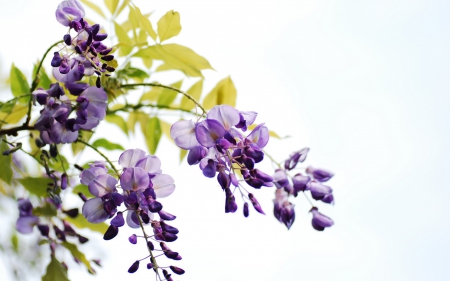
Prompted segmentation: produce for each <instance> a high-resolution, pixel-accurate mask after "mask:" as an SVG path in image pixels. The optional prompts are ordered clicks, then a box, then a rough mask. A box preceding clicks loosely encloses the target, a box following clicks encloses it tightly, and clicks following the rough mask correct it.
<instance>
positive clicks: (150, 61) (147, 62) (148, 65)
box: [142, 58, 153, 68]
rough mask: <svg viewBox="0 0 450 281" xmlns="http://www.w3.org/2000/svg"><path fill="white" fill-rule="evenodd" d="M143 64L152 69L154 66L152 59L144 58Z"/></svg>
mask: <svg viewBox="0 0 450 281" xmlns="http://www.w3.org/2000/svg"><path fill="white" fill-rule="evenodd" d="M142 63H144V65H145V67H147V68H150V67H152V65H153V60H152V59H147V58H142Z"/></svg>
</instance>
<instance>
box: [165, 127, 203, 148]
mask: <svg viewBox="0 0 450 281" xmlns="http://www.w3.org/2000/svg"><path fill="white" fill-rule="evenodd" d="M195 126H196V124H195V123H194V122H193V121H192V120H180V121H178V122H176V123H174V124H173V125H172V127H171V128H170V137H172V139H173V140H174V141H175V144H176V145H177V146H178V147H180V148H182V149H186V150H188V149H192V148H194V147H195V146H196V145H197V144H198V141H197V138H196V136H195Z"/></svg>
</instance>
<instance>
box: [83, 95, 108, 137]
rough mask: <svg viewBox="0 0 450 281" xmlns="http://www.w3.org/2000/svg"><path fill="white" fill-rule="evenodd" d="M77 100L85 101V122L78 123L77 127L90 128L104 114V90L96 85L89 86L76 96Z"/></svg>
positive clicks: (103, 116) (105, 104) (96, 123)
mask: <svg viewBox="0 0 450 281" xmlns="http://www.w3.org/2000/svg"><path fill="white" fill-rule="evenodd" d="M77 101H80V102H81V101H87V102H88V105H87V107H86V108H85V110H86V116H85V117H86V123H84V124H79V125H78V127H79V128H81V129H84V130H91V129H93V128H95V127H97V125H98V123H99V122H100V121H101V120H103V119H104V118H105V116H106V107H107V102H108V96H107V95H106V92H105V90H103V89H102V88H97V87H89V88H87V89H86V90H84V92H83V93H82V94H81V95H80V96H79V97H78V98H77Z"/></svg>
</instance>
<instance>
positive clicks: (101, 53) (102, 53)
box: [100, 48, 112, 56]
mask: <svg viewBox="0 0 450 281" xmlns="http://www.w3.org/2000/svg"><path fill="white" fill-rule="evenodd" d="M111 51H112V48H109V49H106V50H104V51H101V52H100V55H102V56H106V55H107V54H109V53H111Z"/></svg>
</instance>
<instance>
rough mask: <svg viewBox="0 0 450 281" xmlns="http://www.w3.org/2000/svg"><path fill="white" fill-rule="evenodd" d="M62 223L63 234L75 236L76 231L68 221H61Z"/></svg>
mask: <svg viewBox="0 0 450 281" xmlns="http://www.w3.org/2000/svg"><path fill="white" fill-rule="evenodd" d="M63 225H64V234H66V235H68V236H77V233H76V232H75V230H74V229H73V228H72V226H70V224H69V223H68V222H66V221H63Z"/></svg>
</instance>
